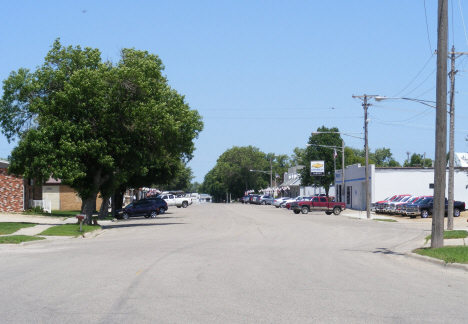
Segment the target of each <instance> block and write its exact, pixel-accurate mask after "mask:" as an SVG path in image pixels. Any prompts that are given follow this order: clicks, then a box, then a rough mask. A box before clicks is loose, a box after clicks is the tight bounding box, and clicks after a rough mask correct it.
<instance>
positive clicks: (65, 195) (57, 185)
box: [42, 178, 102, 210]
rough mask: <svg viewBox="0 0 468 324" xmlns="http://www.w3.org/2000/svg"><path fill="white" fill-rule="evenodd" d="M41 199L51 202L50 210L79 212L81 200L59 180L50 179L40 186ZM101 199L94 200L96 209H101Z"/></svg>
mask: <svg viewBox="0 0 468 324" xmlns="http://www.w3.org/2000/svg"><path fill="white" fill-rule="evenodd" d="M42 197H43V199H47V200H50V201H51V202H52V210H80V209H81V198H80V197H79V196H78V193H77V192H76V191H75V190H73V189H72V188H70V187H69V186H67V185H64V184H63V183H62V181H61V180H60V179H58V180H55V179H52V178H50V179H49V180H48V181H47V182H46V183H44V184H43V185H42ZM101 203H102V199H101V198H99V197H98V198H97V199H96V209H97V210H99V208H101Z"/></svg>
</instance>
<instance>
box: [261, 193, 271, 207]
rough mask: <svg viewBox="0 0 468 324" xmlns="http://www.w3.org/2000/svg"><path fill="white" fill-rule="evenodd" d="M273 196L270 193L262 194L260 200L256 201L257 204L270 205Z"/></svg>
mask: <svg viewBox="0 0 468 324" xmlns="http://www.w3.org/2000/svg"><path fill="white" fill-rule="evenodd" d="M273 200H274V198H273V197H272V196H270V195H263V196H260V200H259V202H258V204H259V205H271V203H272V202H273Z"/></svg>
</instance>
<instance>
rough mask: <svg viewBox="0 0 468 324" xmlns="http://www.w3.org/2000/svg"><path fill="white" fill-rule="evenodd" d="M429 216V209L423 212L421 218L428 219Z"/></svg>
mask: <svg viewBox="0 0 468 324" xmlns="http://www.w3.org/2000/svg"><path fill="white" fill-rule="evenodd" d="M427 216H429V211H428V210H427V209H423V210H421V218H427Z"/></svg>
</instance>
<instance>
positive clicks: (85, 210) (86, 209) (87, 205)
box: [81, 192, 98, 225]
mask: <svg viewBox="0 0 468 324" xmlns="http://www.w3.org/2000/svg"><path fill="white" fill-rule="evenodd" d="M97 194H98V193H97V192H96V193H93V194H92V196H91V197H89V198H86V199H83V204H82V205H81V213H82V214H85V215H86V224H87V225H91V223H92V217H93V212H94V210H95V208H96V197H97Z"/></svg>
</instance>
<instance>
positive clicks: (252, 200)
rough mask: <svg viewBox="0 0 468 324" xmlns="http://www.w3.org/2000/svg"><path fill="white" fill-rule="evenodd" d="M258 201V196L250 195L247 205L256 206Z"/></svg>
mask: <svg viewBox="0 0 468 324" xmlns="http://www.w3.org/2000/svg"><path fill="white" fill-rule="evenodd" d="M259 200H260V195H252V196H250V200H249V203H250V204H257V202H258V201H259Z"/></svg>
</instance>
